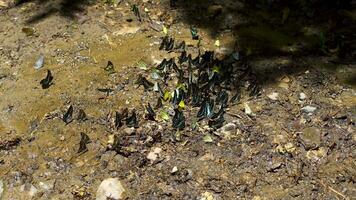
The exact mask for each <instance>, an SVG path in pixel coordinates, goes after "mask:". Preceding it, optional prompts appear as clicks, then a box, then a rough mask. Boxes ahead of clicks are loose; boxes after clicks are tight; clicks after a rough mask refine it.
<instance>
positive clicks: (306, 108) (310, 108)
mask: <svg viewBox="0 0 356 200" xmlns="http://www.w3.org/2000/svg"><path fill="white" fill-rule="evenodd" d="M315 110H316V107H314V106H304V107H303V108H302V111H303V112H305V113H313V112H314V111H315Z"/></svg>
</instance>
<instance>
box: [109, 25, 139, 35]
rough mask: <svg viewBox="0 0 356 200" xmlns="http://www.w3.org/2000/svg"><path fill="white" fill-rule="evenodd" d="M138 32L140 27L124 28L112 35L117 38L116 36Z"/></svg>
mask: <svg viewBox="0 0 356 200" xmlns="http://www.w3.org/2000/svg"><path fill="white" fill-rule="evenodd" d="M139 30H140V27H138V26H133V27H130V26H125V27H122V28H121V29H120V30H119V31H116V32H114V33H113V35H115V36H118V35H128V34H135V33H137V32H138V31H139Z"/></svg>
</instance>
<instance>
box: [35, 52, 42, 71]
mask: <svg viewBox="0 0 356 200" xmlns="http://www.w3.org/2000/svg"><path fill="white" fill-rule="evenodd" d="M43 65H44V55H42V54H41V55H40V56H39V57H38V59H37V61H36V62H35V65H34V66H33V67H34V68H35V69H41V68H42V67H43Z"/></svg>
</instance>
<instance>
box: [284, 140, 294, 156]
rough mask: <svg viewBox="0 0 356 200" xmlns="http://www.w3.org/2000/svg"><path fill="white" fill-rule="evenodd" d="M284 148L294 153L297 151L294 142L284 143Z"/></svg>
mask: <svg viewBox="0 0 356 200" xmlns="http://www.w3.org/2000/svg"><path fill="white" fill-rule="evenodd" d="M284 149H285V150H286V152H287V153H293V152H294V151H295V146H294V144H293V143H291V142H288V143H287V144H285V145H284Z"/></svg>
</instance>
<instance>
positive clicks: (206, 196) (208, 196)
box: [199, 192, 215, 200]
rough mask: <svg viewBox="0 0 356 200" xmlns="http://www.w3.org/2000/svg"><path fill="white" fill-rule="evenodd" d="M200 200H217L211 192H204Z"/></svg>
mask: <svg viewBox="0 0 356 200" xmlns="http://www.w3.org/2000/svg"><path fill="white" fill-rule="evenodd" d="M199 200H215V197H214V195H213V194H212V193H211V192H204V193H202V194H201V197H200V198H199Z"/></svg>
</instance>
